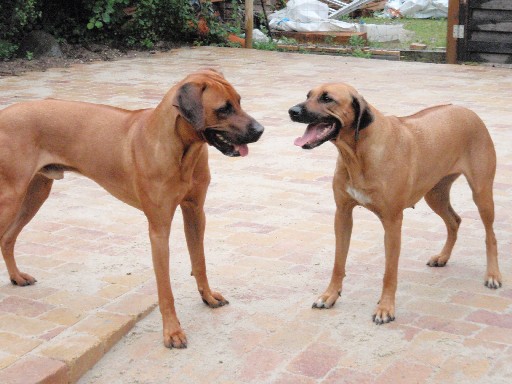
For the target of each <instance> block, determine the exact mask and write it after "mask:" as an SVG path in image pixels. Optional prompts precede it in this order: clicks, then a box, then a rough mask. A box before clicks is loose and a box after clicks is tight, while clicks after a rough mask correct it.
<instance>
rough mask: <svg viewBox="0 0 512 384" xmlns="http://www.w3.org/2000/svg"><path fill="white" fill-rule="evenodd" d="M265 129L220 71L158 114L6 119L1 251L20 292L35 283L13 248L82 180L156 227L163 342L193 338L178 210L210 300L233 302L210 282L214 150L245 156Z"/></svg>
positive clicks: (51, 106) (23, 110)
mask: <svg viewBox="0 0 512 384" xmlns="http://www.w3.org/2000/svg"><path fill="white" fill-rule="evenodd" d="M262 133H263V127H262V126H261V125H260V124H258V123H257V122H256V121H255V120H254V119H253V118H252V117H250V116H249V115H247V113H245V112H244V111H243V110H242V108H241V106H240V96H239V95H238V93H237V92H236V91H235V90H234V89H233V87H232V86H231V85H230V84H229V83H228V82H227V81H226V80H225V79H224V77H223V76H222V75H221V74H219V73H218V72H215V71H213V70H204V71H199V72H196V73H194V74H191V75H189V76H188V77H186V78H185V79H184V80H182V81H181V82H180V83H178V84H177V85H175V86H174V87H173V88H171V90H170V91H169V92H168V93H167V94H166V95H165V97H164V98H163V100H162V102H161V103H160V104H159V105H158V106H157V107H156V108H155V109H144V110H138V111H128V110H124V109H119V108H114V107H110V106H106V105H98V104H89V103H81V102H72V101H61V100H44V101H35V102H26V103H19V104H15V105H12V106H10V107H8V108H6V109H4V110H3V111H0V245H1V248H2V253H3V256H4V260H5V263H6V265H7V270H8V272H9V276H10V278H11V281H12V283H13V284H16V285H21V286H23V285H30V284H33V283H34V282H35V281H36V279H34V278H33V277H32V276H30V275H28V274H27V273H23V272H21V271H20V270H19V269H18V267H17V266H16V262H15V260H14V244H15V242H16V238H17V236H18V234H19V233H20V231H21V230H22V228H23V227H24V226H25V225H26V224H27V223H28V222H29V221H30V220H31V219H32V217H33V216H34V215H35V213H36V212H37V211H38V210H39V208H40V207H41V205H42V204H43V202H44V201H45V200H46V198H47V197H48V195H49V193H50V189H51V186H52V183H53V179H60V178H62V177H63V173H64V171H74V172H78V173H81V174H83V175H85V176H87V177H89V178H91V179H92V180H94V181H96V182H97V183H98V184H100V185H101V186H102V187H104V188H105V189H106V190H107V191H108V192H110V193H111V194H112V195H114V196H115V197H117V198H118V199H120V200H122V201H123V202H125V203H127V204H129V205H131V206H133V207H136V208H138V209H141V210H142V211H143V212H144V213H145V215H146V217H147V219H148V223H149V237H150V241H151V252H152V256H153V266H154V270H155V274H156V282H157V286H158V301H159V305H160V312H161V313H162V319H163V334H164V344H165V345H166V346H167V347H176V348H184V347H186V346H187V340H186V337H185V334H184V333H183V331H182V329H181V327H180V323H179V321H178V318H177V317H176V312H175V308H174V298H173V295H172V291H171V284H170V278H169V233H170V229H171V221H172V219H173V216H174V212H175V210H176V208H177V206H178V205H180V206H181V209H182V212H183V219H184V223H185V235H186V239H187V245H188V249H189V252H190V258H191V262H192V274H193V275H194V276H195V278H196V281H197V287H198V289H199V292H200V294H201V297H202V299H203V301H204V302H205V303H206V304H208V305H209V306H210V307H212V308H215V307H219V306H222V305H225V304H227V303H228V302H227V300H225V299H224V297H223V296H222V295H221V294H220V293H217V292H213V291H212V290H211V289H210V287H209V285H208V279H207V276H206V266H205V259H204V248H203V238H204V230H205V215H204V210H203V205H204V201H205V196H206V190H207V188H208V184H209V182H210V171H209V168H208V148H207V146H206V143H208V144H210V145H212V146H214V147H215V148H217V149H218V150H219V151H221V152H222V153H223V154H225V155H228V156H245V155H247V153H248V149H247V144H248V143H252V142H255V141H257V140H258V139H259V137H260V136H261V134H262Z"/></svg>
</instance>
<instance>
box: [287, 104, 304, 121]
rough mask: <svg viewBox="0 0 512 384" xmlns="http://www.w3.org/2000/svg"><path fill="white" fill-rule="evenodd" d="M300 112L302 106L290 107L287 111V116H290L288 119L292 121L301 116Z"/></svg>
mask: <svg viewBox="0 0 512 384" xmlns="http://www.w3.org/2000/svg"><path fill="white" fill-rule="evenodd" d="M302 111H303V108H302V106H301V105H300V104H299V105H295V106H293V107H291V108H290V109H289V110H288V114H289V115H290V117H291V118H292V119H293V118H294V117H299V116H300V115H301V114H302Z"/></svg>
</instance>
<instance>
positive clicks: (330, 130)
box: [294, 119, 341, 149]
mask: <svg viewBox="0 0 512 384" xmlns="http://www.w3.org/2000/svg"><path fill="white" fill-rule="evenodd" d="M340 130H341V123H340V122H339V121H338V120H336V119H329V120H328V121H321V122H316V123H311V124H309V125H308V127H307V128H306V132H304V135H302V137H298V138H296V139H295V141H294V144H295V145H297V146H299V147H302V148H304V149H312V148H315V147H318V146H319V145H321V144H323V143H325V142H326V141H328V140H333V139H335V138H336V136H337V135H338V133H339V132H340Z"/></svg>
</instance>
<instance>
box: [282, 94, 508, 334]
mask: <svg viewBox="0 0 512 384" xmlns="http://www.w3.org/2000/svg"><path fill="white" fill-rule="evenodd" d="M289 114H290V117H291V119H292V120H293V121H295V122H299V123H305V124H308V126H307V128H306V132H305V133H304V135H303V136H302V137H299V138H297V139H296V140H295V145H297V146H300V147H302V148H304V149H312V148H315V147H317V146H319V145H321V144H323V143H325V142H326V141H330V142H332V143H333V144H334V145H335V146H336V148H337V149H338V153H339V156H338V160H337V164H336V171H335V174H334V179H333V190H334V199H335V201H336V217H335V225H334V230H335V236H336V247H335V248H336V250H335V252H336V253H335V262H334V268H333V271H332V277H331V282H330V284H329V286H328V287H327V290H326V291H325V292H324V293H323V294H322V295H320V297H319V298H318V299H317V301H316V302H315V303H314V304H313V307H314V308H330V307H332V306H333V305H334V303H335V302H336V300H337V298H338V296H340V295H341V290H342V285H343V278H344V277H345V264H346V260H347V253H348V249H349V243H350V237H351V233H352V211H353V208H354V207H355V206H357V205H360V206H363V207H365V208H367V209H369V210H370V211H372V212H374V213H375V214H376V215H377V216H378V217H379V219H380V220H381V222H382V225H383V227H384V232H385V236H384V246H385V258H386V263H385V273H384V281H383V288H382V294H381V297H380V301H379V303H378V305H377V308H376V310H375V312H374V315H373V320H374V322H375V323H376V324H383V323H388V322H390V321H393V320H394V319H395V293H396V288H397V272H398V258H399V255H400V242H401V227H402V218H403V210H404V209H405V208H408V207H413V206H414V204H416V203H417V202H418V201H419V200H420V199H421V198H422V197H425V200H426V202H427V204H428V205H429V206H430V208H432V210H433V211H434V212H435V213H437V214H438V215H439V216H441V218H442V219H443V221H444V222H445V224H446V229H447V231H448V237H447V240H446V243H445V245H444V247H443V249H442V250H441V252H440V253H439V254H438V255H435V256H433V257H432V258H431V259H430V260H429V261H428V263H427V264H428V265H429V266H431V267H442V266H444V265H446V263H447V262H448V259H449V258H450V255H451V252H452V249H453V246H454V244H455V240H456V238H457V231H458V228H459V225H460V222H461V219H460V217H459V216H458V215H457V214H456V213H455V211H454V210H453V208H452V206H451V204H450V188H451V186H452V183H453V182H454V181H455V179H457V178H458V177H459V176H460V175H461V174H463V175H464V176H465V177H466V179H467V181H468V183H469V185H470V187H471V190H472V192H473V200H474V201H475V203H476V205H477V207H478V211H479V213H480V217H481V218H482V221H483V224H484V226H485V234H486V237H485V244H486V249H487V273H486V275H485V285H486V286H488V287H489V288H493V289H495V288H498V287H501V274H500V271H499V268H498V251H497V245H496V237H495V235H494V231H493V222H494V201H493V191H492V188H493V180H494V174H495V170H496V153H495V150H494V145H493V142H492V140H491V137H490V135H489V132H488V131H487V128H486V127H485V125H484V123H483V122H482V120H480V118H479V117H478V116H477V115H476V114H475V113H474V112H472V111H470V110H468V109H466V108H462V107H457V106H454V105H439V106H435V107H431V108H427V109H424V110H422V111H420V112H418V113H416V114H414V115H411V116H406V117H395V116H384V115H383V114H382V113H380V112H379V111H378V110H377V109H375V108H374V107H373V106H371V105H370V104H368V103H367V102H366V101H365V100H364V98H363V97H362V96H361V95H360V94H359V93H358V92H357V91H356V90H355V89H354V88H352V87H351V86H349V85H346V84H324V85H321V86H319V87H317V88H315V89H313V90H311V91H310V92H309V93H308V95H307V100H306V101H305V102H303V103H301V104H298V105H296V106H294V107H292V108H290V110H289Z"/></svg>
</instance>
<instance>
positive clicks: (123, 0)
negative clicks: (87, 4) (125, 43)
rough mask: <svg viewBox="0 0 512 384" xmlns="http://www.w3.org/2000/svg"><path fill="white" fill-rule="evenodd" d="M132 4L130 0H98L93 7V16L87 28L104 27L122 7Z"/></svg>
mask: <svg viewBox="0 0 512 384" xmlns="http://www.w3.org/2000/svg"><path fill="white" fill-rule="evenodd" d="M129 4H130V0H96V1H95V3H94V5H93V7H92V13H93V15H92V17H91V18H90V19H89V22H88V23H87V29H94V28H98V29H100V28H103V26H104V25H108V24H110V23H111V22H112V20H113V18H114V16H115V14H116V12H118V9H119V8H120V7H125V6H128V5H129Z"/></svg>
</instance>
